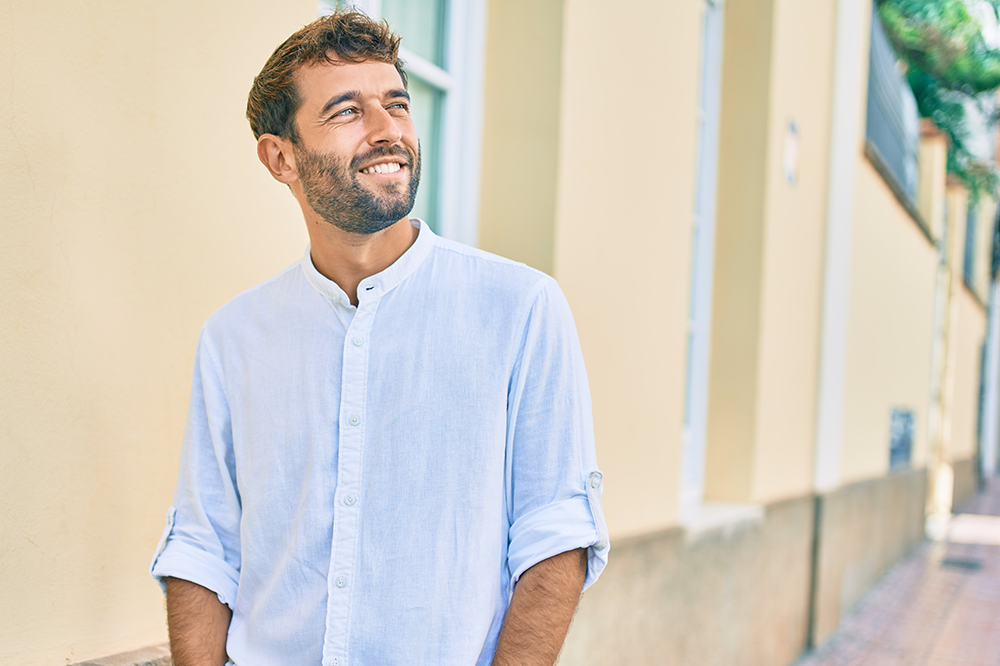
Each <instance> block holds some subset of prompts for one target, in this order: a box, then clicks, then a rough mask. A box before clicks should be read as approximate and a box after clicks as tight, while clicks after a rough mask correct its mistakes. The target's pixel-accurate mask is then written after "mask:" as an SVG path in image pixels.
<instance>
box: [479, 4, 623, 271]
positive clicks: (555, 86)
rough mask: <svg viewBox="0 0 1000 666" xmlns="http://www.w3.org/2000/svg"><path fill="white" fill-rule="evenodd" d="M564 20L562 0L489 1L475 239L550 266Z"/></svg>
mask: <svg viewBox="0 0 1000 666" xmlns="http://www.w3.org/2000/svg"><path fill="white" fill-rule="evenodd" d="M526 17H530V20H528V19H526ZM562 23H563V3H562V0H556V1H554V2H552V1H549V2H533V1H532V0H502V1H497V0H494V1H492V2H489V22H488V26H487V31H488V34H487V37H486V84H485V90H484V112H483V161H482V186H481V189H480V223H479V246H480V247H481V248H483V249H484V250H488V251H490V252H496V253H497V254H500V255H503V256H505V257H509V258H511V259H514V260H517V261H523V262H524V263H526V264H528V265H529V266H533V267H535V268H537V269H539V270H542V271H545V272H547V273H552V270H553V267H552V262H553V257H554V255H553V253H554V247H555V246H554V244H555V214H556V173H557V160H558V158H559V156H558V138H559V122H560V115H559V104H560V96H559V95H560V90H561V87H560V86H561V83H560V82H561V74H562V67H561V65H562V29H563V25H562ZM590 103H593V102H590ZM608 103H609V102H608V101H605V102H604V104H608ZM602 108H607V107H605V106H603V105H602ZM574 140H579V138H575V139H574Z"/></svg>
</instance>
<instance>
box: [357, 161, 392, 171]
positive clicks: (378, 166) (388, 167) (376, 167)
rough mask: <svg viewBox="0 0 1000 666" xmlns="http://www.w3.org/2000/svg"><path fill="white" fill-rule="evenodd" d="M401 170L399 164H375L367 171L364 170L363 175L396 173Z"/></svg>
mask: <svg viewBox="0 0 1000 666" xmlns="http://www.w3.org/2000/svg"><path fill="white" fill-rule="evenodd" d="M401 168H402V167H401V166H400V164H399V162H386V163H385V164H375V165H373V166H370V167H368V168H367V169H362V170H361V173H396V172H397V171H399V170H400V169H401Z"/></svg>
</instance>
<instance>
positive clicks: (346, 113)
mask: <svg viewBox="0 0 1000 666" xmlns="http://www.w3.org/2000/svg"><path fill="white" fill-rule="evenodd" d="M357 112H358V110H357V109H355V108H353V107H348V108H346V109H341V110H340V111H337V113H335V114H333V115H334V117H336V116H353V115H354V114H355V113H357Z"/></svg>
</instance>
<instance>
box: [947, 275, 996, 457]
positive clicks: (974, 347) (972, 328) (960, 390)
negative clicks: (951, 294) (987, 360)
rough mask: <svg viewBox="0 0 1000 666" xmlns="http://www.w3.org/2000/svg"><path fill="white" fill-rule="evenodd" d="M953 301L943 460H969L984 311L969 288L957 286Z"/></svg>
mask: <svg viewBox="0 0 1000 666" xmlns="http://www.w3.org/2000/svg"><path fill="white" fill-rule="evenodd" d="M955 299H956V301H957V304H956V305H957V310H958V311H957V313H956V321H957V329H958V330H957V332H956V333H954V334H953V337H952V340H953V341H954V344H956V345H957V348H956V350H955V386H954V393H953V403H952V404H953V405H954V407H953V412H952V416H951V436H950V437H949V439H948V441H947V448H946V449H945V456H944V457H945V460H969V459H971V458H973V457H974V456H975V453H976V440H977V432H976V431H977V426H978V421H979V413H978V412H979V375H980V363H981V359H982V346H983V343H984V341H985V338H986V312H985V310H983V307H982V306H981V305H980V304H979V303H978V301H976V300H975V299H974V298H973V296H972V294H971V293H970V292H969V290H968V289H967V288H966V287H965V286H964V285H962V286H960V287H959V288H958V289H957V290H956V293H955Z"/></svg>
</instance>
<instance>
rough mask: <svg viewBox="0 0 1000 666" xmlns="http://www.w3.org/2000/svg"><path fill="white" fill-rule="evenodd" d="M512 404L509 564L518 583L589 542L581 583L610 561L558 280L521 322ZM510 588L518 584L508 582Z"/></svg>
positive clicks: (586, 400)
mask: <svg viewBox="0 0 1000 666" xmlns="http://www.w3.org/2000/svg"><path fill="white" fill-rule="evenodd" d="M515 359H516V360H515V363H514V367H513V371H512V373H511V381H510V387H509V390H508V403H507V419H508V423H507V461H506V470H505V473H506V478H505V483H506V498H507V512H508V516H507V518H508V521H509V524H510V532H509V542H508V567H509V570H510V575H511V578H512V581H513V582H516V581H517V579H518V578H520V576H521V574H522V573H524V571H526V570H527V569H528V568H530V567H531V566H533V565H535V564H537V563H538V562H541V561H542V560H544V559H547V558H549V557H552V556H554V555H558V554H559V553H563V552H566V551H569V550H573V549H575V548H587V549H588V557H587V577H586V580H585V582H584V589H586V588H587V587H589V586H590V585H591V584H593V583H594V581H596V580H597V577H598V576H599V575H600V573H601V571H603V569H604V567H605V565H606V564H607V561H608V551H609V547H610V544H609V542H608V530H607V526H606V524H605V521H604V512H603V509H602V508H601V494H602V492H603V477H602V475H601V472H600V471H598V469H597V458H596V454H595V451H594V426H593V417H592V414H591V403H590V389H589V387H588V384H587V373H586V370H585V369H584V365H583V355H582V353H581V350H580V342H579V338H578V337H577V333H576V327H575V326H574V324H573V317H572V314H571V313H570V309H569V304H568V303H567V302H566V298H565V296H563V294H562V291H561V290H560V289H559V287H558V285H557V284H556V283H555V281H554V280H551V279H547V280H546V281H545V282H544V283H543V284H542V286H541V288H540V290H539V291H538V293H537V295H536V297H535V299H534V301H533V303H532V305H531V308H530V311H529V312H528V315H527V320H526V322H525V325H524V328H523V337H522V339H521V344H520V348H519V350H518V351H517V355H516V357H515ZM511 589H513V586H512V587H511Z"/></svg>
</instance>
